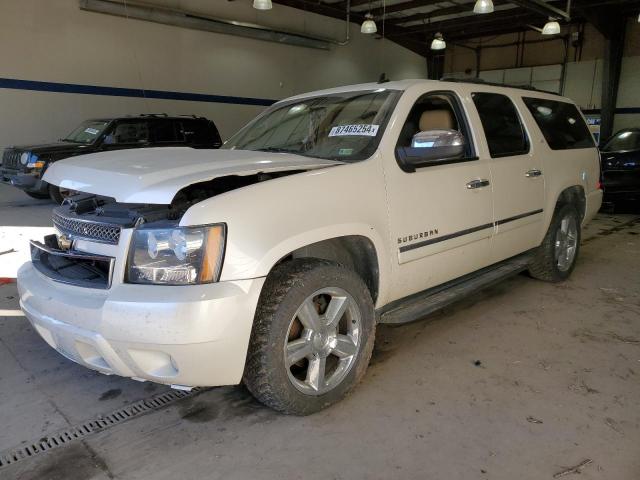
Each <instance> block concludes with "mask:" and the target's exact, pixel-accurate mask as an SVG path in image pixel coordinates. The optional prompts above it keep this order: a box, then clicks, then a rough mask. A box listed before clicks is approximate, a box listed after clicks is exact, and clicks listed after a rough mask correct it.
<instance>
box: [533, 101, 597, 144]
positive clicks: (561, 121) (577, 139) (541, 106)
mask: <svg viewBox="0 0 640 480" xmlns="http://www.w3.org/2000/svg"><path fill="white" fill-rule="evenodd" d="M522 100H523V101H524V103H525V105H526V106H527V108H528V109H529V111H530V112H531V115H533V118H534V119H535V121H536V123H537V124H538V127H540V130H541V131H542V135H544V138H545V140H546V141H547V143H548V144H549V147H550V148H551V149H552V150H570V149H574V148H591V147H594V146H595V143H594V141H593V137H592V136H591V132H590V131H589V127H587V124H586V123H585V122H584V119H583V118H582V115H581V114H580V112H579V111H578V109H577V107H576V106H575V105H574V104H572V103H566V102H557V101H554V100H543V99H540V98H530V97H524V98H523V99H522Z"/></svg>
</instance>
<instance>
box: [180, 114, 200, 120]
mask: <svg viewBox="0 0 640 480" xmlns="http://www.w3.org/2000/svg"><path fill="white" fill-rule="evenodd" d="M178 116H179V117H187V118H196V119H198V118H203V117H199V116H197V115H193V114H191V115H178Z"/></svg>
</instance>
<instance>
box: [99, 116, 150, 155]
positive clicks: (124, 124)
mask: <svg viewBox="0 0 640 480" xmlns="http://www.w3.org/2000/svg"><path fill="white" fill-rule="evenodd" d="M149 142H150V137H149V123H148V121H147V120H144V119H131V120H118V121H117V122H114V125H113V126H112V127H111V130H110V131H109V132H108V133H107V134H106V135H105V137H104V139H103V140H102V146H101V148H102V149H103V150H122V149H125V148H143V147H148V146H149Z"/></svg>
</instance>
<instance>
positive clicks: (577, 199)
mask: <svg viewBox="0 0 640 480" xmlns="http://www.w3.org/2000/svg"><path fill="white" fill-rule="evenodd" d="M567 204H568V205H573V206H575V207H576V210H578V214H579V215H580V221H581V222H582V221H583V220H584V218H585V213H586V210H587V198H586V194H585V191H584V187H582V185H573V186H571V187H567V188H565V189H564V190H562V191H561V192H560V193H559V194H558V197H557V200H556V205H555V208H556V209H557V208H560V207H561V206H562V205H567Z"/></svg>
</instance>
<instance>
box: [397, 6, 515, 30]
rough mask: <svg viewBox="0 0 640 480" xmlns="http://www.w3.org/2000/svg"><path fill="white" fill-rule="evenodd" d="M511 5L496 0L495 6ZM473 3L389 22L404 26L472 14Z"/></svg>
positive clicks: (398, 18)
mask: <svg viewBox="0 0 640 480" xmlns="http://www.w3.org/2000/svg"><path fill="white" fill-rule="evenodd" d="M509 3H511V1H510V0H494V2H493V5H494V6H496V7H497V6H500V5H507V4H509ZM472 11H473V3H465V4H462V5H454V6H453V7H445V8H438V9H437V10H432V11H430V12H425V13H416V14H414V15H407V16H406V17H394V18H390V19H389V20H387V21H388V22H389V23H392V24H394V25H402V24H404V23H409V22H416V21H418V20H425V19H427V18H433V17H440V16H445V15H455V14H456V13H464V12H472Z"/></svg>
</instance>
